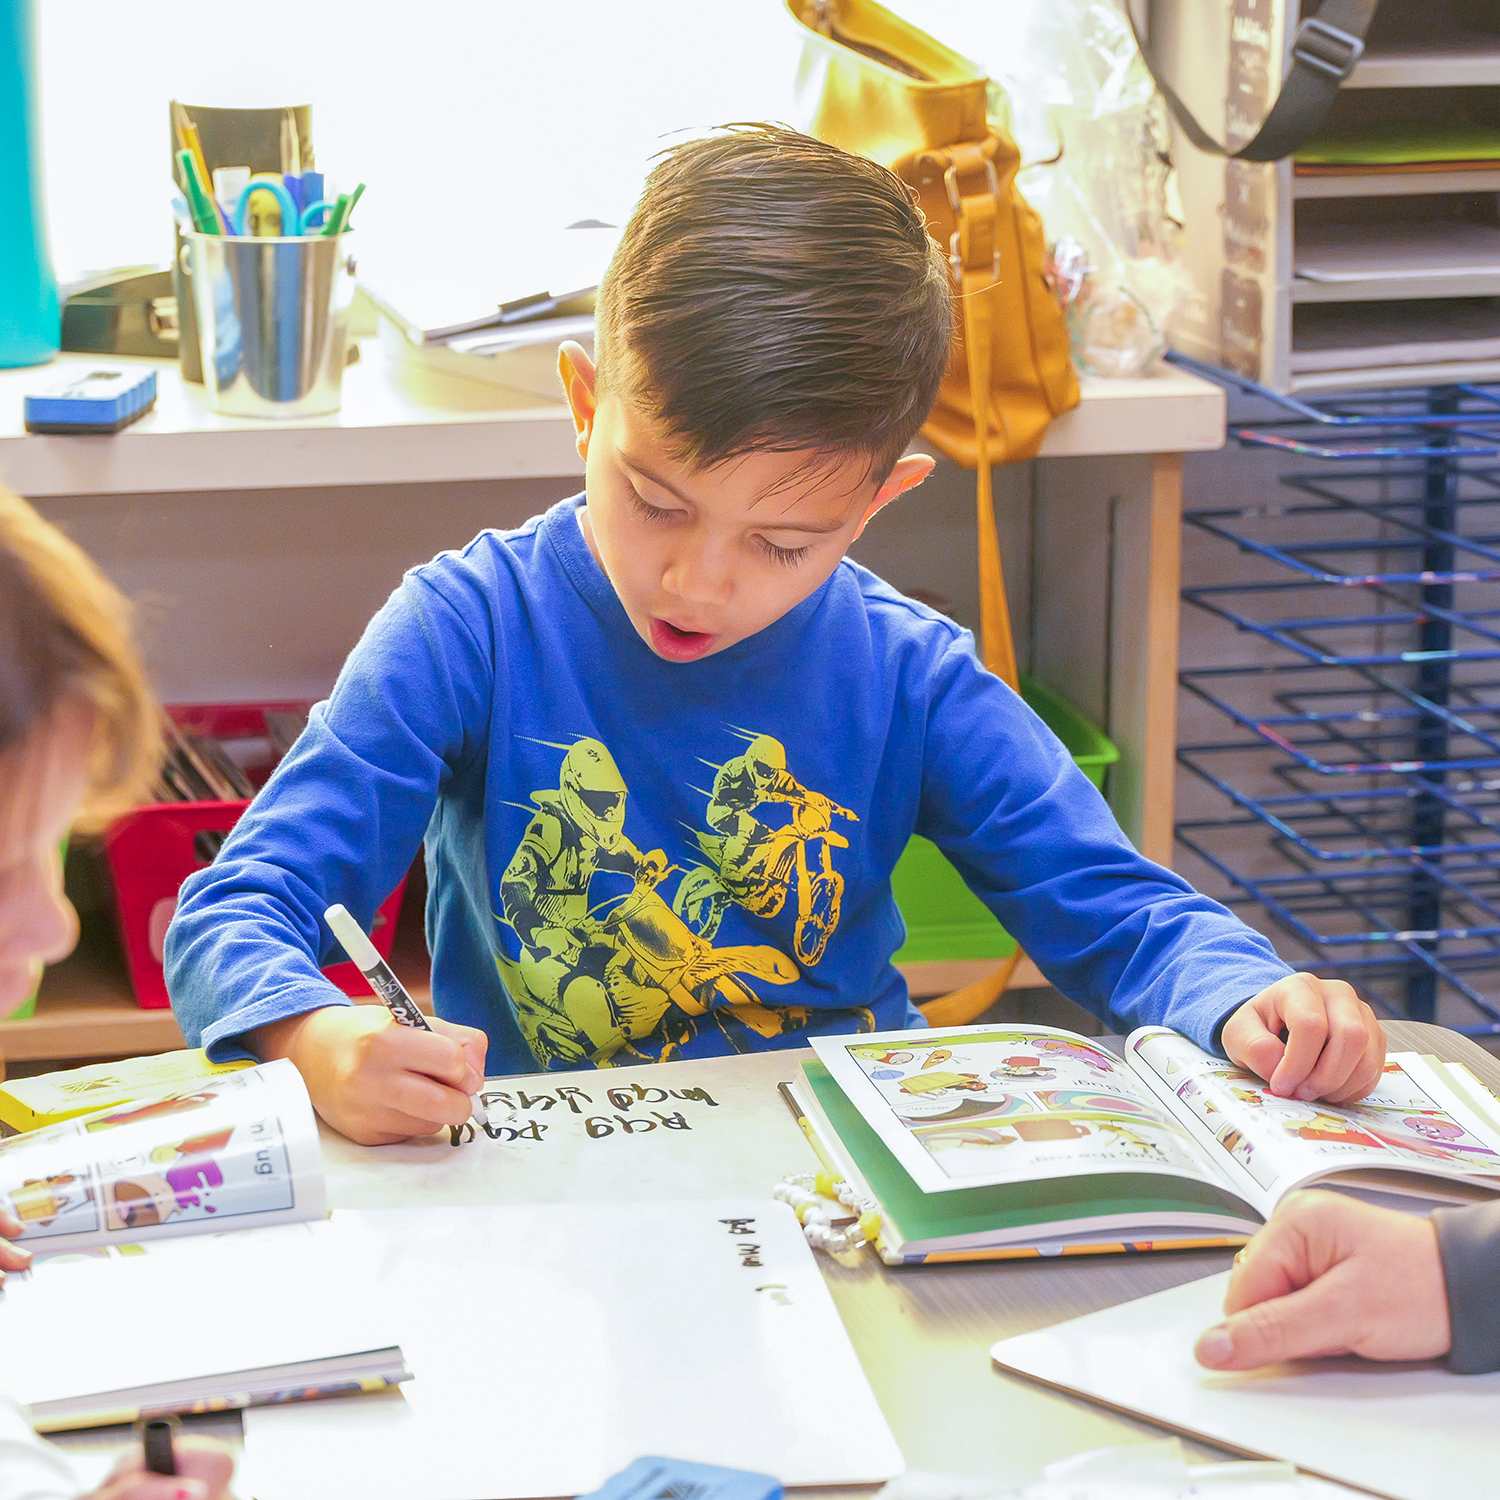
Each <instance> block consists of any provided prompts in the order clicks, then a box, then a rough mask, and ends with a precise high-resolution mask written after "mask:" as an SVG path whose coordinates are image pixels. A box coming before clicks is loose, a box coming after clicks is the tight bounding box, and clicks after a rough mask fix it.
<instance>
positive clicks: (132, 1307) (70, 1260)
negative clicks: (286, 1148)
mask: <svg viewBox="0 0 1500 1500" xmlns="http://www.w3.org/2000/svg"><path fill="white" fill-rule="evenodd" d="M133 1248H134V1250H135V1252H136V1253H127V1254H118V1253H96V1254H94V1255H84V1256H57V1257H54V1258H52V1259H49V1260H46V1261H40V1262H38V1264H37V1266H36V1268H35V1269H34V1270H33V1271H32V1272H31V1273H30V1274H29V1275H27V1276H25V1277H22V1278H19V1279H12V1280H10V1281H8V1282H7V1284H6V1289H5V1293H4V1295H3V1297H0V1345H3V1347H4V1349H5V1354H6V1382H7V1386H8V1388H9V1389H10V1390H11V1391H12V1392H13V1393H14V1395H15V1397H16V1399H17V1400H19V1401H21V1402H22V1403H24V1404H25V1405H26V1406H27V1407H28V1408H29V1409H30V1414H31V1420H32V1423H33V1424H34V1425H35V1427H36V1428H37V1430H38V1431H40V1432H68V1431H73V1430H77V1429H80V1428H86V1427H104V1426H112V1425H114V1424H116V1423H123V1422H133V1421H135V1420H136V1419H137V1418H141V1417H151V1416H162V1415H165V1414H167V1413H169V1412H171V1413H179V1414H182V1415H187V1414H190V1413H196V1412H210V1411H225V1410H231V1409H243V1408H249V1407H258V1406H266V1405H280V1404H282V1403H284V1402H290V1401H308V1400H312V1399H314V1398H317V1397H326V1396H351V1395H356V1394H359V1393H362V1392H371V1391H383V1390H389V1389H391V1388H392V1387H394V1386H396V1385H398V1384H400V1383H401V1382H402V1381H405V1380H408V1379H410V1374H409V1372H408V1370H407V1368H406V1362H405V1359H404V1357H403V1355H402V1351H401V1348H400V1345H399V1340H398V1338H397V1336H396V1334H395V1332H394V1329H393V1327H392V1325H391V1321H390V1318H389V1316H388V1314H387V1311H386V1308H387V1299H386V1298H385V1297H382V1296H381V1295H380V1293H379V1290H378V1288H377V1286H376V1282H375V1278H374V1274H373V1270H372V1268H371V1267H369V1266H367V1265H363V1264H361V1263H359V1262H358V1261H357V1260H354V1259H353V1258H352V1257H351V1255H350V1253H349V1246H348V1245H346V1244H345V1243H344V1241H343V1240H342V1239H341V1238H340V1237H339V1236H338V1235H337V1234H336V1233H333V1232H331V1230H330V1226H329V1225H328V1223H327V1222H323V1223H319V1224H287V1225H282V1226H279V1227H276V1228H270V1229H252V1230H248V1231H246V1232H245V1233H240V1234H220V1235H211V1236H205V1237H199V1238H197V1239H192V1240H175V1241H172V1242H170V1243H165V1244H154V1245H151V1246H149V1247H133ZM358 1248H360V1249H363V1248H364V1247H363V1246H362V1245H361V1246H360V1247H358Z"/></svg>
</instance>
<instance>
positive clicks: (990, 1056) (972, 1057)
mask: <svg viewBox="0 0 1500 1500" xmlns="http://www.w3.org/2000/svg"><path fill="white" fill-rule="evenodd" d="M810 1041H811V1043H812V1046H813V1048H814V1050H815V1051H816V1052H817V1054H818V1056H819V1057H820V1058H821V1059H822V1061H823V1063H824V1065H825V1066H826V1067H827V1069H828V1071H829V1072H830V1073H831V1074H832V1075H833V1077H834V1079H835V1081H836V1082H837V1083H838V1085H839V1087H840V1088H841V1089H842V1090H843V1091H844V1093H845V1095H846V1096H847V1097H848V1098H849V1100H850V1102H851V1103H852V1104H853V1105H854V1106H855V1108H857V1109H858V1110H859V1112H860V1113H861V1114H862V1115H863V1116H864V1118H865V1119H866V1120H867V1121H868V1122H869V1123H870V1125H871V1127H872V1128H873V1129H874V1131H875V1132H876V1134H877V1135H878V1136H879V1137H880V1139H881V1140H882V1141H883V1142H884V1143H885V1145H886V1146H887V1147H888V1148H889V1150H890V1151H891V1153H892V1154H893V1155H894V1156H895V1157H896V1159H897V1161H899V1162H900V1163H901V1165H902V1166H903V1167H904V1168H905V1169H906V1170H907V1172H908V1173H910V1175H911V1177H912V1179H913V1180H914V1181H915V1182H916V1184H917V1185H918V1186H919V1187H920V1188H921V1189H922V1190H923V1191H924V1192H928V1193H939V1192H946V1191H950V1190H952V1189H955V1188H969V1187H981V1186H987V1185H995V1184H999V1183H1006V1182H1027V1181H1033V1180H1039V1179H1042V1178H1049V1177H1070V1176H1083V1175H1086V1174H1092V1173H1098V1172H1151V1173H1157V1174H1163V1173H1165V1174H1167V1175H1169V1176H1177V1177H1189V1178H1192V1179H1193V1180H1194V1181H1199V1182H1202V1181H1211V1182H1215V1183H1216V1185H1222V1181H1221V1178H1220V1176H1219V1175H1218V1174H1216V1173H1215V1172H1214V1171H1213V1169H1212V1168H1211V1167H1210V1166H1209V1165H1208V1161H1207V1156H1206V1153H1204V1152H1203V1151H1202V1150H1201V1149H1200V1148H1199V1147H1198V1146H1197V1144H1196V1143H1195V1142H1194V1141H1193V1139H1192V1138H1191V1136H1190V1135H1189V1134H1188V1133H1187V1132H1186V1131H1185V1130H1184V1129H1183V1127H1182V1126H1181V1125H1179V1124H1178V1123H1177V1121H1176V1120H1174V1119H1173V1118H1172V1116H1171V1114H1170V1113H1169V1112H1168V1111H1167V1110H1166V1109H1164V1108H1163V1106H1162V1104H1161V1103H1160V1102H1159V1101H1158V1100H1157V1099H1155V1098H1154V1097H1153V1096H1152V1094H1151V1092H1150V1090H1149V1089H1147V1088H1146V1087H1145V1086H1144V1085H1143V1084H1142V1083H1141V1082H1140V1080H1138V1079H1137V1078H1136V1077H1135V1076H1134V1074H1133V1073H1132V1072H1131V1070H1130V1069H1129V1068H1128V1067H1127V1066H1126V1065H1125V1064H1124V1063H1123V1062H1122V1061H1121V1060H1120V1059H1119V1058H1118V1057H1115V1056H1114V1055H1113V1054H1112V1053H1110V1052H1107V1051H1105V1050H1104V1048H1102V1047H1100V1046H1097V1045H1096V1044H1095V1043H1093V1042H1091V1041H1089V1040H1088V1039H1087V1038H1086V1037H1082V1036H1078V1035H1076V1034H1075V1033H1073V1032H1071V1031H1061V1030H1058V1029H1056V1028H1054V1027H1050V1026H1025V1027H1017V1026H1004V1025H1000V1026H960V1027H951V1028H946V1029H944V1030H942V1031H887V1032H877V1033H874V1034H871V1035H867V1036H859V1037H848V1036H844V1037H812V1038H810Z"/></svg>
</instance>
